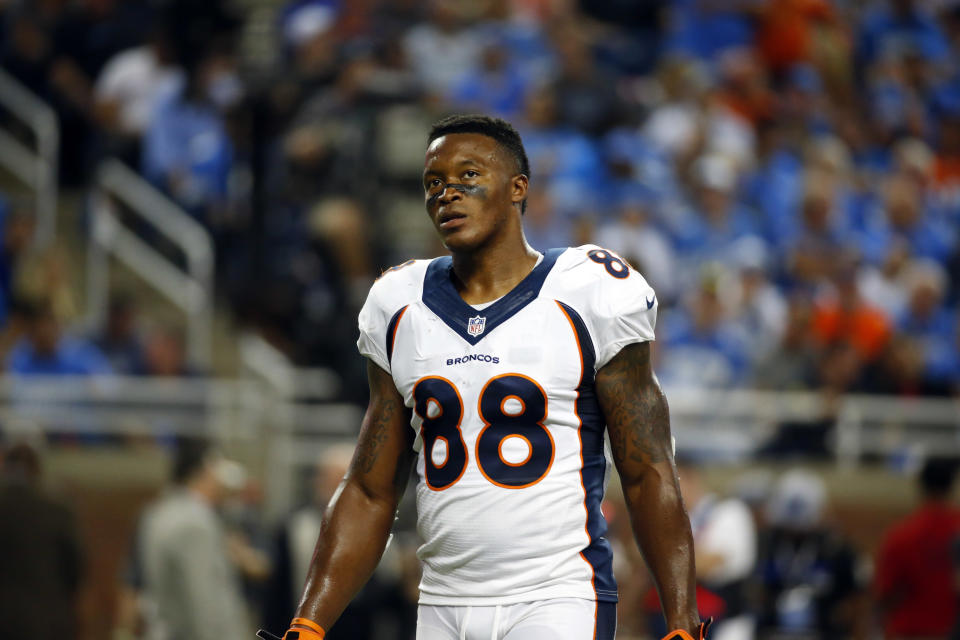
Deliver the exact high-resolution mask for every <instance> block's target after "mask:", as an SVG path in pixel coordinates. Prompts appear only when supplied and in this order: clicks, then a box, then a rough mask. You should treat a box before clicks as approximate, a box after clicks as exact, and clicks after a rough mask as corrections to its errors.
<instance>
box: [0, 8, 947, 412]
mask: <svg viewBox="0 0 960 640" xmlns="http://www.w3.org/2000/svg"><path fill="white" fill-rule="evenodd" d="M958 52H960V3H957V2H955V1H953V0H926V1H920V0H835V1H833V2H830V1H828V0H732V1H719V0H622V1H620V2H611V3H593V2H587V1H581V2H577V1H576V0H483V1H479V2H471V3H462V2H454V1H452V0H430V1H428V2H416V1H411V0H363V1H356V2H343V1H338V0H290V1H288V2H266V1H263V2H257V1H255V0H250V1H247V2H239V1H235V2H229V1H227V0H211V1H208V2H191V1H190V0H153V1H146V0H144V1H139V2H138V1H134V0H125V1H124V0H75V1H68V0H36V1H34V2H17V1H13V0H8V1H7V2H4V3H0V66H2V67H3V68H4V69H5V70H7V71H8V72H9V73H11V74H13V75H14V76H15V77H17V78H18V79H19V80H20V81H21V82H22V83H23V84H25V85H26V86H27V87H29V88H30V89H31V90H32V91H33V92H34V93H36V94H37V95H39V96H40V97H42V98H43V99H44V100H47V101H48V102H49V103H50V104H51V105H52V106H53V107H54V108H55V109H56V111H57V114H58V115H59V118H60V123H61V127H62V131H63V135H62V145H61V172H60V175H61V178H62V181H63V182H64V183H65V184H66V185H68V186H74V187H78V188H80V189H83V188H86V187H87V186H88V185H89V182H90V179H91V174H92V171H93V169H94V168H95V167H96V165H97V161H98V160H100V159H102V158H104V157H107V156H114V157H119V158H121V159H123V160H124V161H125V162H127V163H128V164H129V165H131V166H132V167H134V168H136V169H137V170H138V171H139V172H140V173H141V174H142V175H143V176H144V177H145V178H146V179H148V180H149V181H151V182H152V183H153V184H154V185H156V186H157V187H159V188H160V189H162V190H163V191H164V192H166V193H167V194H168V195H169V196H170V197H172V198H173V199H174V200H175V201H177V202H178V203H179V204H180V205H181V206H182V207H183V208H184V209H185V210H187V211H188V212H189V213H190V214H191V215H193V216H194V217H195V218H196V219H197V220H199V221H201V222H202V223H203V224H204V225H205V226H206V228H207V229H208V230H209V231H210V233H211V234H212V236H213V238H214V239H215V243H216V247H217V274H218V287H219V293H220V299H222V300H226V301H227V302H228V303H229V304H230V305H231V306H232V308H233V310H234V312H235V315H236V317H238V318H240V319H241V320H242V321H243V322H245V323H248V324H250V325H253V326H255V327H257V328H259V329H260V330H261V331H262V332H263V333H264V335H266V336H267V337H268V339H269V340H270V341H271V342H272V343H274V344H275V345H277V346H279V347H280V348H281V349H283V350H284V351H286V352H287V353H288V354H290V355H291V357H292V358H294V360H295V361H297V362H298V363H301V364H311V365H322V366H327V367H331V368H333V369H335V370H337V371H338V372H339V373H340V374H341V375H342V376H343V377H344V379H345V381H346V382H347V384H345V385H344V389H346V390H347V395H350V393H354V394H355V395H357V398H359V399H362V395H363V393H362V388H363V382H362V368H361V366H360V365H359V364H358V358H356V356H355V353H354V350H353V347H352V343H353V341H354V339H355V333H356V329H355V317H356V311H357V309H358V307H359V305H360V304H362V301H363V298H364V296H365V294H366V291H367V288H368V286H369V284H370V282H371V281H372V280H373V278H374V277H375V276H376V275H377V274H378V273H379V272H381V271H382V270H383V269H384V268H386V267H388V266H390V265H391V264H396V263H398V262H402V261H403V260H406V259H409V258H410V257H423V256H432V255H437V254H438V253H440V252H442V251H443V249H442V247H440V246H439V245H438V244H437V242H436V240H434V239H433V237H432V235H431V233H430V231H429V229H428V227H427V225H426V217H425V216H424V214H423V209H422V204H421V202H422V201H421V200H420V198H421V197H422V196H421V195H420V186H419V179H418V176H419V173H420V170H421V169H420V167H421V157H422V151H423V147H424V140H425V137H424V133H425V131H426V129H427V127H428V125H429V124H430V123H431V122H432V121H434V120H435V119H437V118H438V117H440V116H441V115H443V114H446V113H449V112H483V113H488V114H493V115H498V116H502V117H504V118H507V119H509V120H510V121H511V122H513V123H514V124H515V125H516V126H517V128H518V129H519V131H520V132H521V134H522V136H523V139H524V142H525V145H526V147H527V152H528V154H529V156H530V159H531V167H532V176H531V193H530V197H529V202H528V204H529V207H528V210H527V213H526V222H525V224H526V232H527V237H528V239H529V241H530V242H531V244H532V245H533V246H534V247H535V248H539V249H544V248H548V247H550V246H564V245H577V244H582V243H586V242H595V243H598V244H600V245H603V246H605V247H608V248H610V249H612V250H614V251H617V252H619V253H620V254H621V255H623V256H624V257H625V258H627V259H629V260H630V261H631V262H632V263H633V264H634V266H636V267H637V268H638V269H639V270H640V271H641V272H642V273H643V274H644V275H645V277H647V279H648V280H649V281H650V282H651V283H652V284H653V286H654V287H655V288H656V289H657V292H658V296H659V299H660V301H661V310H662V315H661V319H660V321H659V327H658V336H659V340H658V358H659V364H658V367H657V369H658V373H659V375H660V377H661V379H662V380H663V381H664V382H665V383H666V384H671V385H676V386H687V387H691V386H692V387H711V388H731V387H762V388H771V389H826V390H828V391H830V392H832V393H840V392H845V391H857V392H866V393H884V394H893V395H902V396H903V395H906V396H916V395H932V396H943V395H951V394H955V393H956V391H957V388H958V385H960V382H958V381H960V356H958V353H960V330H958V315H957V307H958V299H960V284H958V283H960V278H958V277H957V276H956V274H957V273H958V271H960V249H958V247H960V243H958V228H960V56H958V55H957V54H958ZM22 209H23V207H19V208H18V207H17V206H7V207H4V208H0V212H4V218H3V229H4V231H3V242H4V245H3V246H4V254H3V258H2V261H3V264H2V265H0V286H2V287H3V295H2V296H0V298H2V300H0V302H2V303H3V305H0V310H2V309H3V307H4V306H6V307H8V308H9V307H11V306H12V307H14V309H16V307H17V305H15V304H13V303H12V301H14V300H16V298H15V296H13V295H12V292H11V288H10V287H11V286H12V284H13V283H14V281H15V278H12V276H11V274H14V275H15V273H16V271H18V270H19V262H18V255H19V254H20V249H19V247H20V246H21V245H22V244H23V240H22V238H23V235H24V234H25V233H27V230H28V229H29V227H30V224H31V222H30V216H29V212H28V211H26V212H25V211H23V210H22ZM76 218H77V221H76V224H83V220H84V217H83V215H82V212H79V213H78V215H77V216H76ZM34 306H36V305H34ZM54 306H55V305H54ZM121 306H122V305H121ZM43 307H51V305H49V304H45V305H41V309H40V310H39V311H36V310H34V311H33V312H32V313H33V316H30V314H27V315H28V316H30V317H34V316H36V315H37V314H38V313H39V315H40V316H41V317H42V316H44V315H46V316H49V313H48V311H50V310H51V309H48V310H47V311H45V310H44V309H43ZM52 311H53V312H54V313H56V314H58V315H59V317H62V316H63V315H64V312H63V311H62V310H58V309H55V308H54V309H52ZM5 313H6V314H7V316H8V317H10V315H9V314H10V313H12V312H11V311H6V312H5ZM120 313H121V314H122V311H121V312H120ZM121 322H122V321H121ZM28 324H29V325H30V326H31V327H36V326H37V325H38V323H37V322H36V321H33V320H31V321H30V322H29V323H28ZM48 329H49V327H48ZM47 333H49V331H47ZM167 333H170V332H169V331H168V332H167ZM25 340H26V341H27V342H32V344H27V345H26V346H24V345H23V344H21V345H18V346H17V347H15V348H14V350H13V352H12V353H11V354H10V355H9V356H8V359H7V366H8V368H15V367H16V366H20V367H26V368H28V369H29V368H30V367H31V364H29V363H30V362H31V358H30V356H31V355H34V356H35V354H36V353H37V352H38V351H41V350H43V349H44V345H43V344H40V343H42V342H43V340H42V338H41V339H40V343H38V342H37V341H36V340H34V339H33V338H31V337H29V336H28V337H27V338H25ZM104 340H105V341H107V342H108V343H110V344H108V345H106V348H114V351H113V353H112V355H110V354H106V353H102V355H104V356H109V357H105V358H99V357H97V356H96V355H95V352H102V351H103V348H104V345H103V344H100V345H97V344H86V345H85V347H84V348H82V349H80V348H79V347H77V348H76V349H75V348H74V347H68V346H63V347H62V348H61V350H63V351H69V352H70V354H71V355H66V354H65V355H64V356H63V357H64V358H66V359H70V360H73V359H76V360H77V363H76V366H75V367H72V366H67V365H64V366H63V367H61V368H62V369H64V370H70V371H74V370H75V369H81V370H83V371H97V370H101V367H102V366H104V363H105V360H107V361H109V364H110V365H111V366H112V367H114V368H116V370H118V371H120V372H129V371H131V369H130V367H133V368H134V369H137V368H139V370H140V371H143V370H145V369H149V367H147V366H145V365H144V364H143V363H142V357H140V356H137V357H133V354H131V353H128V352H124V349H125V347H123V346H120V347H119V351H117V350H116V349H117V345H116V344H114V343H112V342H111V341H112V340H113V337H112V336H106V337H103V338H102V339H101V342H102V341H104ZM159 342H160V343H161V345H160V346H159V347H158V349H157V350H158V351H161V352H162V356H161V358H160V359H161V360H163V359H173V360H177V359H178V355H177V353H176V351H177V349H176V345H177V340H176V337H175V336H165V337H164V336H161V337H160V338H159ZM166 343H169V346H168V345H167V344H166ZM48 346H49V345H48ZM47 350H49V349H47ZM34 359H35V358H34ZM182 359H183V358H182V354H181V355H180V356H179V360H180V361H178V362H175V363H164V364H163V365H161V368H163V369H173V370H177V369H186V368H187V367H188V365H187V363H185V362H182ZM25 362H26V363H27V364H24V363H25ZM134 362H139V364H136V365H134V364H133V363H134Z"/></svg>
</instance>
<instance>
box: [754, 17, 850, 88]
mask: <svg viewBox="0 0 960 640" xmlns="http://www.w3.org/2000/svg"><path fill="white" fill-rule="evenodd" d="M832 15H833V12H832V10H831V8H830V3H829V2H827V0H774V1H773V2H771V3H770V4H769V5H768V8H767V9H766V10H765V11H764V12H763V14H762V15H761V18H760V25H759V28H758V29H757V48H758V49H759V50H760V55H761V56H762V57H763V59H764V60H765V61H766V63H767V65H768V66H769V67H770V68H771V69H773V70H775V71H782V70H786V69H788V68H790V67H791V66H793V65H795V64H797V63H798V62H803V61H806V60H809V55H810V39H811V31H812V26H813V23H814V22H816V21H826V20H829V19H830V18H831V17H832Z"/></svg>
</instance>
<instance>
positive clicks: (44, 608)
mask: <svg viewBox="0 0 960 640" xmlns="http://www.w3.org/2000/svg"><path fill="white" fill-rule="evenodd" d="M42 471H43V469H42V464H41V460H40V455H39V454H38V452H37V451H36V450H35V449H34V448H33V447H31V446H29V445H27V444H22V443H21V444H14V445H12V446H11V447H10V448H9V449H8V450H7V451H6V452H5V454H4V457H3V461H2V466H0V522H2V525H0V566H2V567H3V571H0V628H2V629H3V635H4V636H7V637H11V638H36V640H55V639H63V638H79V637H81V636H80V628H79V626H78V620H77V612H78V607H77V604H78V601H77V597H78V591H79V589H80V586H81V582H82V581H83V578H84V573H85V571H84V561H83V557H82V556H83V553H82V545H81V541H80V538H79V535H78V532H77V526H76V522H75V520H74V516H73V513H72V512H71V511H70V510H69V509H68V508H67V507H66V506H64V505H63V504H61V503H60V502H58V501H56V500H54V499H52V498H51V497H49V496H48V495H46V493H45V492H44V491H43V490H42V489H41V478H42V475H43V474H42Z"/></svg>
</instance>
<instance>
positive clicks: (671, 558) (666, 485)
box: [624, 463, 700, 631]
mask: <svg viewBox="0 0 960 640" xmlns="http://www.w3.org/2000/svg"><path fill="white" fill-rule="evenodd" d="M673 473H674V472H673V465H672V464H670V463H658V464H656V465H653V466H652V467H651V468H650V469H649V471H648V472H647V473H645V474H644V475H643V476H642V477H641V478H640V479H638V480H637V481H635V482H632V483H630V484H629V485H625V486H624V495H625V497H626V499H627V504H628V505H629V507H630V517H631V524H632V525H633V531H634V536H635V537H636V540H637V545H638V546H639V547H640V550H641V551H642V552H643V557H644V559H645V560H646V562H647V566H648V567H649V569H650V573H651V575H652V576H653V580H654V582H655V583H656V586H657V591H658V592H659V594H660V603H661V605H662V606H663V614H664V616H665V617H666V621H667V628H669V629H687V630H691V631H692V630H693V629H695V628H696V626H697V624H698V623H699V621H700V618H699V615H698V613H697V601H696V569H695V564H694V549H693V536H692V534H691V532H690V520H689V518H688V517H687V512H686V510H685V509H684V506H683V501H682V500H681V498H680V491H679V489H678V488H677V485H676V481H675V479H674V477H673ZM650 523H656V525H654V526H650Z"/></svg>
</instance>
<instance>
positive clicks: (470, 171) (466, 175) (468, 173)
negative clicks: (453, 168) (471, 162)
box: [463, 169, 480, 178]
mask: <svg viewBox="0 0 960 640" xmlns="http://www.w3.org/2000/svg"><path fill="white" fill-rule="evenodd" d="M479 175H480V174H479V173H477V172H476V171H474V170H473V169H467V170H466V171H464V172H463V177H464V178H476V177H477V176H479Z"/></svg>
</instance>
